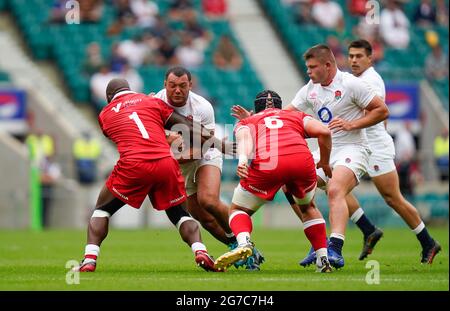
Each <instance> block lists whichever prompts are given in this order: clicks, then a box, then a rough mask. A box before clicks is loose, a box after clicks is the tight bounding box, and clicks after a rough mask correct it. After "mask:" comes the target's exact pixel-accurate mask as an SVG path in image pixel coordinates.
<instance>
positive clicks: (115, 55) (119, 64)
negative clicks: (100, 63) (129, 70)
mask: <svg viewBox="0 0 450 311" xmlns="http://www.w3.org/2000/svg"><path fill="white" fill-rule="evenodd" d="M127 62H128V61H127V59H126V58H125V57H123V56H122V55H121V54H120V51H119V43H118V42H114V43H113V44H112V47H111V57H110V60H109V65H110V68H111V71H113V72H121V71H122V68H123V66H124V65H125V64H126V63H127Z"/></svg>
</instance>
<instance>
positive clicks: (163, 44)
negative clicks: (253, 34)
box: [51, 0, 243, 110]
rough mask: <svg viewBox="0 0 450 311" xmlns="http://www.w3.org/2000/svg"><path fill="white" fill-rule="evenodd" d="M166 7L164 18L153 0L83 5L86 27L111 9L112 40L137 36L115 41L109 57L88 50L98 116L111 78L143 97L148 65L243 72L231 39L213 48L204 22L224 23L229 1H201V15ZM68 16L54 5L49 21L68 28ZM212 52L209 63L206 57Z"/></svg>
mask: <svg viewBox="0 0 450 311" xmlns="http://www.w3.org/2000/svg"><path fill="white" fill-rule="evenodd" d="M168 2H169V6H168V11H167V12H166V14H164V15H161V14H160V8H159V6H158V2H157V1H151V0H109V1H108V0H85V1H81V2H80V12H81V13H80V19H81V21H82V22H83V23H100V22H101V18H102V12H103V10H104V6H106V5H108V6H112V7H113V9H114V11H115V18H114V20H113V21H112V22H111V23H110V24H109V25H108V29H107V34H108V35H109V36H110V37H114V38H116V37H120V34H121V33H122V32H123V31H127V30H130V29H132V30H134V31H133V32H131V33H132V35H131V36H130V37H128V38H125V39H121V40H119V39H118V40H117V41H115V42H114V43H113V44H112V45H111V51H107V53H105V51H102V47H101V46H100V44H99V43H98V42H91V43H90V44H89V45H88V46H87V48H86V53H85V60H84V64H83V71H84V74H85V75H86V76H87V77H89V78H90V88H91V93H92V99H91V100H92V103H93V104H94V106H95V107H96V109H97V110H101V108H102V107H103V106H104V105H105V95H104V90H105V88H106V84H107V83H108V81H110V80H111V79H112V78H115V77H118V76H122V77H124V78H125V79H127V80H128V81H129V82H130V86H131V88H132V89H133V90H135V91H137V92H141V91H143V88H144V81H143V79H142V77H141V76H140V74H139V70H138V69H139V68H140V67H142V66H145V65H153V66H173V65H181V66H183V67H186V68H188V69H191V70H192V69H196V68H199V67H201V66H202V65H203V64H205V63H206V62H209V61H210V62H211V63H212V64H214V65H215V66H216V67H217V68H220V69H224V70H238V69H240V68H241V66H242V62H243V58H242V55H241V53H240V51H239V49H238V47H237V46H236V43H235V42H234V40H233V39H232V37H231V36H229V35H228V34H227V33H225V34H222V35H221V36H220V38H216V39H217V40H215V41H214V42H215V44H214V46H213V47H211V46H210V45H211V43H212V42H213V36H214V35H213V34H212V33H211V32H210V31H209V30H208V29H207V27H205V23H203V22H202V21H221V20H224V21H226V20H227V18H228V17H227V8H228V5H227V0H202V1H201V10H198V8H197V7H196V6H195V5H194V2H193V1H192V0H169V1H168ZM65 13H66V8H65V1H61V0H55V2H54V6H53V10H52V14H51V21H52V22H54V23H58V22H64V14H65ZM211 48H212V53H211V56H210V58H211V59H210V60H209V59H206V58H207V55H206V54H205V51H206V50H207V49H211ZM103 55H110V56H109V57H108V58H105V57H104V56H103ZM199 88H201V86H199ZM155 91H157V90H155Z"/></svg>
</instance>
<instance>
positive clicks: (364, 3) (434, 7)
mask: <svg viewBox="0 0 450 311" xmlns="http://www.w3.org/2000/svg"><path fill="white" fill-rule="evenodd" d="M281 1H282V2H283V4H284V5H285V6H289V7H291V8H292V10H293V11H295V12H296V14H295V20H296V22H297V23H298V24H301V25H317V26H320V27H323V28H326V29H332V30H337V31H338V33H339V34H342V37H339V38H338V37H336V36H330V37H329V38H328V39H327V43H328V45H329V46H330V47H331V48H332V49H333V52H334V54H335V55H336V60H337V63H338V66H340V68H343V69H345V68H347V65H346V61H345V50H344V49H345V46H346V45H347V44H346V41H345V36H346V35H350V36H352V37H359V38H363V39H366V40H367V41H369V42H370V43H371V44H372V47H373V61H374V63H375V64H377V63H378V62H380V61H381V60H383V58H384V50H385V48H393V49H398V50H404V49H407V48H408V47H409V45H410V40H411V26H412V25H413V26H417V27H420V28H423V29H425V30H428V31H427V35H426V37H425V38H424V41H425V42H426V43H427V44H428V45H429V46H430V48H431V49H432V52H431V53H430V55H429V56H428V57H427V61H426V64H425V65H426V69H425V70H426V74H427V77H428V78H429V79H431V80H434V79H445V78H447V79H448V70H447V69H446V68H447V67H448V56H447V55H446V53H445V51H443V49H442V46H441V43H440V42H439V38H438V36H437V34H436V33H435V32H434V31H433V30H432V29H433V27H435V26H443V27H448V25H449V11H448V7H447V4H446V2H445V0H421V1H420V3H418V4H417V6H416V7H415V8H414V13H413V15H412V17H411V18H408V17H407V15H406V13H405V10H404V8H403V6H404V4H405V3H406V2H407V1H408V0H383V1H377V2H376V3H378V5H380V3H381V5H380V7H374V6H373V5H374V4H373V3H374V2H373V1H372V2H369V1H368V0H348V1H346V4H347V8H346V9H347V11H348V12H349V13H350V14H351V15H352V16H353V17H355V18H357V19H358V22H357V23H356V25H355V26H353V28H352V30H351V32H352V33H351V34H345V29H346V27H345V26H346V25H345V19H344V8H342V7H341V5H340V4H339V3H338V2H335V1H332V0H281ZM378 9H379V12H380V14H379V16H378V15H377V14H376V13H377V12H378V11H377V10H378ZM342 39H344V40H342ZM444 68H445V69H444Z"/></svg>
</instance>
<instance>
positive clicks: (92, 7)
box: [78, 0, 103, 23]
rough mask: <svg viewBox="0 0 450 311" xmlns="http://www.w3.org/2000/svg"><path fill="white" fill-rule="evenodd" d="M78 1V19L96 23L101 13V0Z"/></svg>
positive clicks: (83, 21)
mask: <svg viewBox="0 0 450 311" xmlns="http://www.w3.org/2000/svg"><path fill="white" fill-rule="evenodd" d="M78 2H79V3H80V20H81V22H82V23H97V22H99V21H100V19H101V17H102V14H103V1H102V0H84V1H78Z"/></svg>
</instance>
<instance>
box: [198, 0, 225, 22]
mask: <svg viewBox="0 0 450 311" xmlns="http://www.w3.org/2000/svg"><path fill="white" fill-rule="evenodd" d="M202 9H203V14H204V15H205V16H206V17H207V18H209V19H224V18H225V17H226V14H227V10H228V3H227V0H202Z"/></svg>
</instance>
